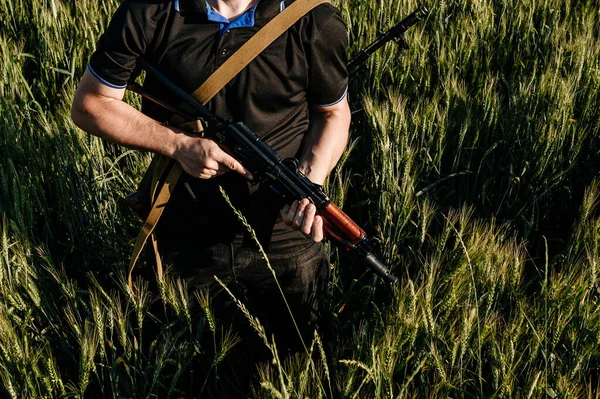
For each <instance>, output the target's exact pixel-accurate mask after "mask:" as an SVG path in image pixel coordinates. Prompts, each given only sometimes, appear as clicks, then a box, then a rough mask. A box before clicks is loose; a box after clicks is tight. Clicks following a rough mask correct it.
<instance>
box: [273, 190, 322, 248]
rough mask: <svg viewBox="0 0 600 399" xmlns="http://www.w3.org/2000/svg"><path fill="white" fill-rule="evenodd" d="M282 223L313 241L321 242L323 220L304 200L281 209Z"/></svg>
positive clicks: (313, 206)
mask: <svg viewBox="0 0 600 399" xmlns="http://www.w3.org/2000/svg"><path fill="white" fill-rule="evenodd" d="M281 218H282V219H283V222H284V223H285V224H287V225H288V226H290V227H293V228H294V229H296V230H300V231H301V232H302V233H304V235H306V236H307V237H312V239H313V241H315V242H320V241H322V240H323V236H324V233H323V218H321V216H319V215H317V208H316V207H315V205H314V204H311V203H310V201H309V200H308V199H306V198H304V199H302V200H301V201H294V202H293V203H292V205H285V206H284V207H283V208H282V209H281Z"/></svg>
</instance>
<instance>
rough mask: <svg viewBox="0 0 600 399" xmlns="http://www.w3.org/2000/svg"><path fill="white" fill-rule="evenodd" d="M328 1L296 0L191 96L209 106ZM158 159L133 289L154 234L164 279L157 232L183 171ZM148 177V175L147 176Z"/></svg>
mask: <svg viewBox="0 0 600 399" xmlns="http://www.w3.org/2000/svg"><path fill="white" fill-rule="evenodd" d="M328 2H329V1H328V0H295V1H294V2H293V3H292V4H290V5H289V6H288V7H286V8H285V9H284V10H283V11H282V12H281V13H279V14H278V15H277V16H275V18H273V19H272V20H271V21H269V23H267V25H265V26H264V27H263V28H262V29H260V30H259V31H258V32H257V33H256V34H254V36H252V37H251V38H250V39H249V40H248V41H247V42H246V43H244V45H243V46H242V47H240V49H239V50H238V51H236V52H235V53H234V54H232V55H231V57H229V59H227V61H225V62H224V63H223V65H221V66H220V67H219V68H218V69H217V70H216V71H215V72H213V74H212V75H210V76H209V77H208V79H207V80H206V81H205V82H204V83H203V84H202V86H200V87H199V88H198V89H197V90H196V91H194V92H193V93H192V94H191V95H192V97H194V99H196V100H197V101H198V102H200V103H201V104H203V105H205V104H206V103H207V102H208V101H209V100H210V99H211V98H213V97H214V96H215V95H216V94H217V93H218V92H219V91H221V89H222V88H223V87H225V85H226V84H227V83H229V81H231V80H232V79H233V78H234V77H235V76H236V75H237V74H238V73H240V72H241V71H242V69H244V68H245V67H246V65H248V64H249V63H250V62H251V61H252V60H253V59H254V58H256V56H258V55H259V54H260V53H261V52H262V51H263V50H264V49H265V48H267V47H268V46H269V45H270V44H271V43H272V42H273V41H274V40H275V39H277V38H278V37H279V36H281V35H282V34H283V33H284V32H285V31H286V30H288V29H289V28H290V27H291V26H292V25H294V24H295V23H296V22H297V21H298V20H299V19H300V18H302V17H303V16H304V15H306V13H308V12H309V11H310V10H312V9H313V8H315V7H316V6H318V5H319V4H322V3H328ZM195 128H196V129H197V130H201V129H200V127H199V126H197V127H195ZM154 158H155V159H153V160H152V164H151V165H153V167H152V169H153V172H150V168H149V171H148V172H146V173H147V174H148V173H152V182H151V186H150V193H151V197H150V198H152V200H153V202H152V208H151V209H150V213H149V214H148V216H147V217H146V220H145V222H144V225H143V226H142V230H141V231H140V233H139V235H138V237H137V239H136V241H135V245H134V247H133V253H132V254H131V258H130V261H129V273H128V276H127V281H128V284H129V287H130V288H132V289H133V278H132V273H133V268H134V267H135V264H136V262H137V260H138V258H139V257H140V254H141V252H142V249H143V248H144V245H145V244H146V241H148V237H151V241H152V246H153V249H154V254H155V257H156V269H157V270H156V272H157V278H158V279H159V281H162V276H163V267H162V261H161V259H160V255H159V253H158V244H157V241H156V237H155V236H154V234H152V233H153V231H154V228H155V227H156V224H157V223H158V220H159V219H160V216H161V215H162V213H163V211H164V209H165V206H166V205H167V202H169V198H171V193H172V192H173V189H174V188H175V185H176V184H177V181H178V180H179V177H180V176H181V173H182V172H183V170H182V168H181V165H180V164H179V163H178V162H171V161H172V160H171V159H169V158H168V157H165V156H162V155H155V156H154ZM171 164H173V165H172V167H171V169H170V171H169V172H168V174H167V177H166V179H165V181H164V183H162V185H161V184H160V178H161V177H162V175H163V174H164V173H165V171H166V170H167V168H168V167H169V166H170V165H171ZM144 179H145V180H147V177H146V176H144Z"/></svg>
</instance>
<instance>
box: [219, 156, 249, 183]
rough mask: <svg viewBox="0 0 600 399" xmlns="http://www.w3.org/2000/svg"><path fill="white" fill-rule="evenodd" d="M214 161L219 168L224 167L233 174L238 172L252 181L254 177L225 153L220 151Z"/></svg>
mask: <svg viewBox="0 0 600 399" xmlns="http://www.w3.org/2000/svg"><path fill="white" fill-rule="evenodd" d="M215 161H217V162H218V163H219V164H220V166H221V167H223V166H224V167H225V168H227V169H229V170H232V171H234V172H238V173H239V174H241V175H244V176H245V177H246V178H247V179H249V180H252V179H253V178H254V176H252V173H250V171H249V170H248V169H246V168H244V167H243V166H242V164H241V163H239V162H238V161H237V160H236V159H235V158H234V157H232V156H231V155H229V154H227V153H226V152H225V151H221V153H219V155H217V156H215Z"/></svg>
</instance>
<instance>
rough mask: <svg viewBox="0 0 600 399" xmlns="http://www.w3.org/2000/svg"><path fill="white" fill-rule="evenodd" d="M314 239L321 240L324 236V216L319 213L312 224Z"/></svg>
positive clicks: (315, 240)
mask: <svg viewBox="0 0 600 399" xmlns="http://www.w3.org/2000/svg"><path fill="white" fill-rule="evenodd" d="M311 236H312V239H313V241H314V242H321V241H323V238H324V236H325V235H324V233H323V218H322V217H321V216H319V215H317V216H315V221H314V223H313V225H312V234H311Z"/></svg>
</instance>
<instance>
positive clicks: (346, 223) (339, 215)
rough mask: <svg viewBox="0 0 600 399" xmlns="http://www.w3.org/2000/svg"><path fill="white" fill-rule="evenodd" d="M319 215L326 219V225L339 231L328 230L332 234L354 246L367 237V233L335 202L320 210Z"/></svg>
mask: <svg viewBox="0 0 600 399" xmlns="http://www.w3.org/2000/svg"><path fill="white" fill-rule="evenodd" d="M319 214H321V216H322V217H323V218H324V219H325V221H326V225H327V224H330V225H331V226H332V227H334V228H335V230H338V232H336V231H335V230H334V229H331V228H329V229H328V230H331V233H332V234H334V235H338V236H340V237H341V238H342V239H345V240H347V241H350V242H351V243H352V244H353V245H356V244H358V243H359V242H361V241H362V240H363V239H364V238H365V237H366V236H367V233H365V231H364V230H363V229H361V228H360V227H359V226H358V225H357V224H356V223H354V221H353V220H352V219H350V217H349V216H348V215H346V214H345V213H344V211H342V210H341V209H340V208H338V206H337V205H336V204H334V203H333V202H329V203H328V204H327V205H326V206H325V207H324V208H323V209H319Z"/></svg>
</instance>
